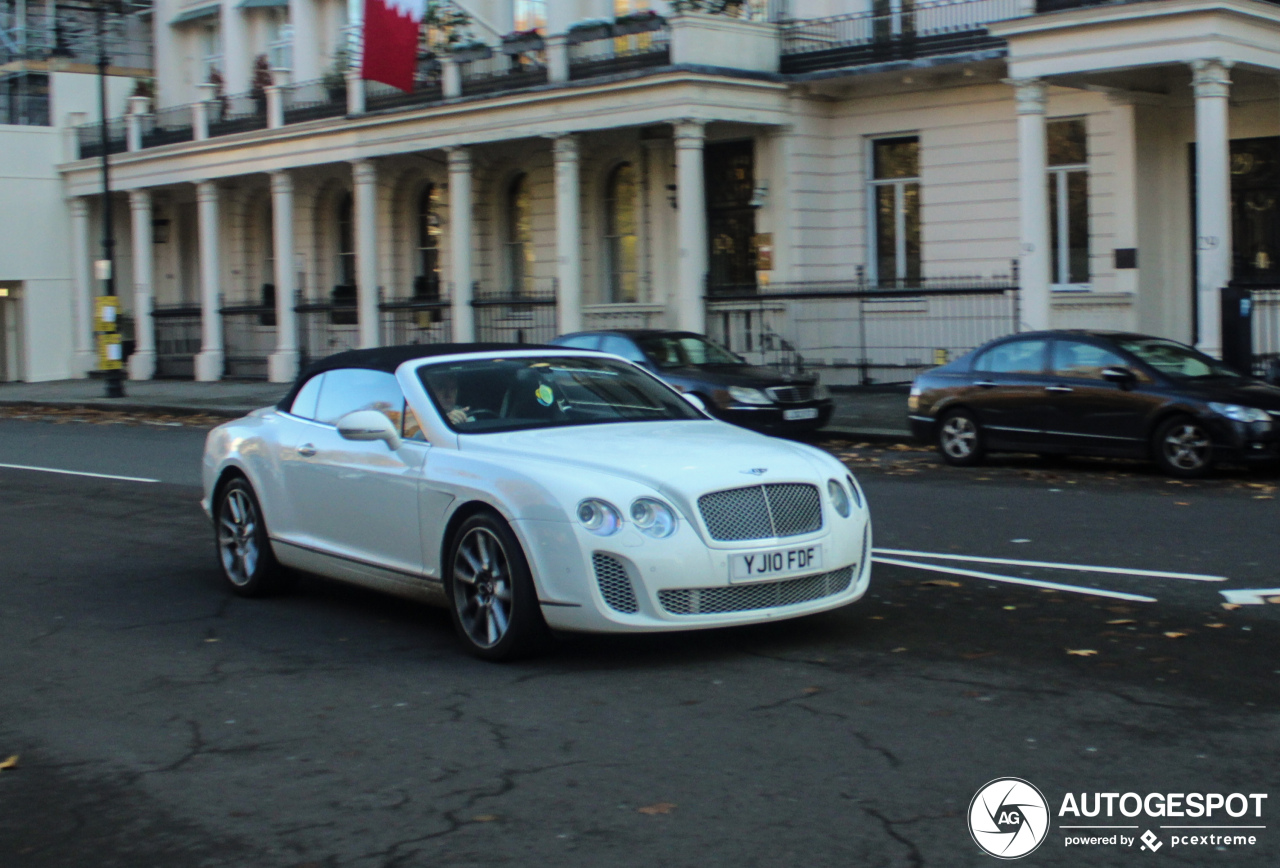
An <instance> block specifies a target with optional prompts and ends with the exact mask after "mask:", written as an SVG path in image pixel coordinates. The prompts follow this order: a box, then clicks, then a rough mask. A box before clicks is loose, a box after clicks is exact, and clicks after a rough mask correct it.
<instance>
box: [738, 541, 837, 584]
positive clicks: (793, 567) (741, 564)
mask: <svg viewBox="0 0 1280 868" xmlns="http://www.w3.org/2000/svg"><path fill="white" fill-rule="evenodd" d="M821 568H822V546H821V545H820V544H816V543H815V544H814V545H809V546H797V547H796V548H790V549H774V550H773V551H767V552H752V553H751V554H749V555H733V556H732V557H730V558H729V580H730V581H733V582H753V581H763V580H765V579H780V578H785V577H786V576H792V575H797V574H804V573H815V572H820V571H821Z"/></svg>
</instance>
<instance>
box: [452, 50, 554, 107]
mask: <svg viewBox="0 0 1280 868" xmlns="http://www.w3.org/2000/svg"><path fill="white" fill-rule="evenodd" d="M461 73H462V95H463V96H474V95H476V94H482V93H495V92H497V91H504V90H517V89H519V88H522V87H536V86H537V85H540V84H546V83H547V60H546V54H545V52H544V51H543V50H541V49H537V50H532V51H522V52H519V53H516V54H494V55H493V56H491V57H482V58H477V59H475V60H469V61H467V62H466V63H464V64H462V69H461Z"/></svg>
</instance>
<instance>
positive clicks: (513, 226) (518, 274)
mask: <svg viewBox="0 0 1280 868" xmlns="http://www.w3.org/2000/svg"><path fill="white" fill-rule="evenodd" d="M506 206H507V208H506V215H505V226H504V227H503V228H504V232H503V236H504V237H503V245H504V247H505V248H506V260H507V263H506V264H507V280H508V281H509V283H508V286H509V288H510V290H511V293H512V295H532V294H533V263H534V258H533V256H534V254H533V196H532V194H531V192H530V190H529V176H528V175H520V176H519V177H517V178H516V179H515V180H514V181H512V182H511V186H510V187H508V188H507V201H506Z"/></svg>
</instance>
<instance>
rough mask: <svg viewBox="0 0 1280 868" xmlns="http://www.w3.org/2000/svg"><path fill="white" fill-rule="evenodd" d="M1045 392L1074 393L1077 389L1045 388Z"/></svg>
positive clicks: (1066, 387) (1064, 387) (1063, 387)
mask: <svg viewBox="0 0 1280 868" xmlns="http://www.w3.org/2000/svg"><path fill="white" fill-rule="evenodd" d="M1044 390H1045V391H1046V392H1074V391H1075V389H1073V388H1071V387H1070V386H1045V387H1044Z"/></svg>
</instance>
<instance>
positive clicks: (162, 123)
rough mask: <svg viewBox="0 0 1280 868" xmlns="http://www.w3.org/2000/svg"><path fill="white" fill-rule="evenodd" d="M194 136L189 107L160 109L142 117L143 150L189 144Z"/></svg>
mask: <svg viewBox="0 0 1280 868" xmlns="http://www.w3.org/2000/svg"><path fill="white" fill-rule="evenodd" d="M195 135H196V134H195V127H194V126H193V125H192V119H191V106H189V105H184V106H178V107H177V108H168V109H160V111H158V112H156V113H155V114H150V115H143V117H142V147H144V148H156V147H159V146H160V145H172V144H176V143H178V142H189V141H191V140H192V139H194V138H195Z"/></svg>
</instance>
